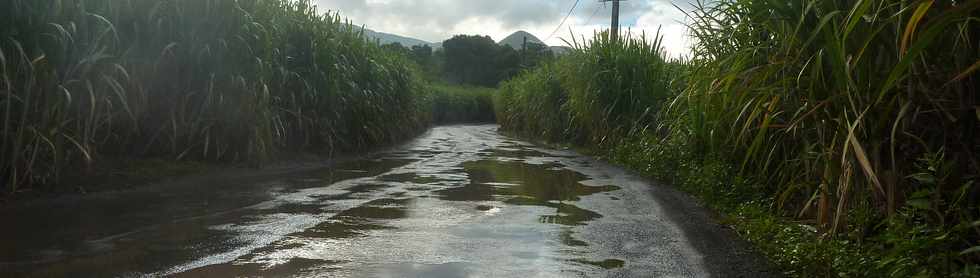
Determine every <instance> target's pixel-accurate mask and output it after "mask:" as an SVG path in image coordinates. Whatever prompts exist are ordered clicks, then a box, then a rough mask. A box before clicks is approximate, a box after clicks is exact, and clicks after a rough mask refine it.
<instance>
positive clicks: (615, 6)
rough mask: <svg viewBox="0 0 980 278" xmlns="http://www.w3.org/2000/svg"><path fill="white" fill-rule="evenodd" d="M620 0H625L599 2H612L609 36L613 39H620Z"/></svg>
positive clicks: (602, 0) (601, 0) (603, 0)
mask: <svg viewBox="0 0 980 278" xmlns="http://www.w3.org/2000/svg"><path fill="white" fill-rule="evenodd" d="M619 1H625V0H600V1H599V2H612V24H611V26H610V27H609V36H610V38H611V39H612V41H617V40H619Z"/></svg>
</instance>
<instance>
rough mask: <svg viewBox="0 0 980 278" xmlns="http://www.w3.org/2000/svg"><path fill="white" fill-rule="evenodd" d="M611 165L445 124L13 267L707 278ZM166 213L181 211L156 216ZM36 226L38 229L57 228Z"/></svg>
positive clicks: (16, 258) (130, 215)
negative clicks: (401, 142)
mask: <svg viewBox="0 0 980 278" xmlns="http://www.w3.org/2000/svg"><path fill="white" fill-rule="evenodd" d="M597 164H599V163H598V162H596V161H595V160H594V159H592V158H589V157H584V156H580V155H577V154H574V153H572V152H564V151H552V150H546V149H539V148H535V147H534V146H532V145H530V144H527V143H523V142H520V141H516V140H513V139H509V138H507V137H503V136H501V135H499V134H497V132H496V126H493V125H480V126H448V127H437V128H434V129H433V130H431V131H430V132H428V133H427V134H426V135H424V136H422V137H421V138H419V139H417V140H414V141H413V142H411V143H409V144H407V145H405V146H403V147H399V148H396V149H394V150H392V151H388V152H384V153H381V154H378V155H374V156H372V157H368V158H365V159H362V160H358V161H353V162H347V163H342V164H339V165H335V166H332V167H329V168H325V169H315V170H309V171H302V172H299V173H292V174H288V175H280V176H277V177H275V178H270V179H266V180H262V179H249V180H246V181H239V182H236V183H237V184H233V185H222V183H221V182H220V181H215V182H214V185H213V188H211V189H210V190H209V187H210V185H208V184H200V185H189V186H188V188H198V189H195V190H190V193H175V194H178V196H173V197H172V198H165V197H164V198H161V197H160V196H159V195H160V194H163V193H160V192H150V193H147V194H144V195H148V196H143V197H139V196H140V195H138V194H136V195H135V197H133V198H127V199H136V201H132V200H130V201H129V202H128V203H119V202H120V201H110V200H106V201H105V202H106V203H105V204H104V205H105V206H114V207H120V208H121V207H125V206H127V204H128V206H135V207H130V208H127V209H123V210H121V211H119V212H107V211H100V210H95V209H90V210H81V211H80V212H77V213H87V214H88V213H96V214H98V213H104V214H105V213H108V214H107V215H103V216H100V217H94V218H91V221H95V222H88V221H86V223H75V222H72V223H69V224H68V225H67V226H68V227H66V228H65V229H66V230H67V231H70V232H71V234H72V235H75V234H81V235H80V236H76V237H75V238H59V237H58V234H57V233H55V232H51V233H52V234H50V235H45V234H44V231H45V230H44V229H39V230H40V231H41V233H40V234H32V235H30V237H33V239H34V241H33V242H32V243H31V244H21V245H17V246H16V247H18V248H21V249H20V250H17V251H16V252H11V253H4V254H0V255H2V256H0V261H2V262H3V265H2V266H0V269H6V270H9V271H10V273H15V274H17V276H20V275H23V276H72V275H80V274H87V275H94V276H158V275H172V276H183V277H233V276H300V277H568V276H603V275H631V276H648V275H653V276H685V277H687V276H704V275H705V273H704V270H703V267H702V266H701V265H700V264H701V261H700V256H699V254H698V253H697V252H696V251H694V250H693V249H692V248H690V247H689V246H688V245H687V243H686V241H685V238H684V236H683V233H682V232H680V230H679V229H678V228H676V227H674V226H672V225H671V224H670V223H669V221H667V220H666V218H665V217H664V216H663V215H662V214H663V212H661V210H660V208H659V207H658V205H657V204H656V201H655V200H653V199H652V198H651V197H650V196H649V194H648V193H647V192H646V191H645V188H646V186H648V185H647V184H645V182H644V181H642V180H639V179H637V178H635V177H632V176H630V175H629V174H627V173H625V172H623V171H620V170H617V169H615V168H613V167H609V166H605V165H604V164H602V165H597ZM161 190H164V189H161ZM215 192H217V193H215ZM140 198H143V199H140ZM88 202H89V203H85V204H84V206H85V207H99V206H101V205H103V204H100V203H97V202H98V201H95V203H93V201H88ZM135 202H144V203H143V204H144V205H137V204H138V203H135ZM155 202H167V204H165V205H160V204H157V205H146V204H148V203H149V204H152V203H155ZM202 202H203V203H205V204H203V205H201V203H202ZM212 202H213V203H212ZM73 206H74V205H72V206H67V207H69V208H71V207H73ZM77 206H79V207H81V206H83V205H77ZM66 210H67V209H66ZM19 213H20V214H21V215H22V216H19V217H21V218H24V217H25V216H23V214H25V212H19ZM65 213H68V212H65ZM75 216H78V217H81V216H79V215H75ZM11 217H18V216H11ZM38 217H54V218H57V217H66V216H57V215H40V216H38ZM67 217H73V215H71V214H69V215H68V216H67ZM120 221H123V223H120ZM127 222H128V223H127ZM8 223H9V222H8ZM23 223H27V224H25V225H27V227H21V228H22V229H23V230H24V231H26V230H27V229H29V228H31V227H30V225H37V226H44V225H53V223H48V222H38V223H34V224H31V223H32V222H29V221H26V220H24V222H23ZM100 223H105V226H100V225H101V224H100ZM82 226H92V227H88V228H79V227H82ZM35 228H37V227H35ZM15 230H16V229H15ZM10 233H12V234H8V235H5V236H11V237H21V238H23V237H25V236H26V234H27V232H23V234H17V232H16V231H15V232H10ZM66 234H67V233H66ZM0 235H3V234H0ZM0 243H3V244H6V242H2V241H0ZM10 244H16V243H13V242H12V241H11V242H10ZM87 275H86V276H87Z"/></svg>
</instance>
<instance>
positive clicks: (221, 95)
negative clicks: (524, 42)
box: [0, 0, 431, 192]
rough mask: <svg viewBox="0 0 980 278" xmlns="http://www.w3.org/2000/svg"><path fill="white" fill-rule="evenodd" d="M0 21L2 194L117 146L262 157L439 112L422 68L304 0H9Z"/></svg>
mask: <svg viewBox="0 0 980 278" xmlns="http://www.w3.org/2000/svg"><path fill="white" fill-rule="evenodd" d="M0 16H2V18H0V125H2V126H0V129H2V133H3V134H4V135H3V142H2V144H0V178H2V180H3V181H4V187H5V188H4V191H5V192H17V191H20V190H24V189H30V188H32V187H33V186H35V185H39V184H52V183H58V182H59V180H60V179H61V177H62V176H63V174H64V173H65V172H66V171H76V170H77V169H88V168H91V167H93V166H92V165H93V164H94V163H97V162H98V161H100V160H101V159H103V158H106V157H136V158H140V157H148V158H154V157H156V158H166V159H173V160H199V161H222V162H249V163H251V164H261V163H262V162H263V161H267V160H270V159H273V158H275V157H276V155H277V154H278V153H280V152H281V151H284V150H285V151H295V150H303V151H316V152H322V153H326V154H331V153H335V152H350V151H354V150H359V149H364V148H368V147H372V146H377V145H379V144H386V143H389V142H393V141H395V140H399V139H400V138H404V137H407V136H410V135H412V134H416V133H417V132H419V131H421V129H423V128H424V127H426V126H427V125H428V124H429V121H430V115H429V113H428V112H427V111H428V109H429V108H430V106H431V104H430V103H428V102H427V101H426V99H427V97H426V96H425V95H426V94H427V93H428V92H427V91H426V89H425V84H424V82H422V81H421V78H419V74H418V73H417V72H418V69H417V66H415V65H414V64H413V63H411V62H409V61H408V60H407V59H405V58H404V57H402V56H400V55H396V54H393V53H389V52H387V51H384V50H382V49H381V48H380V47H378V46H377V45H375V44H374V43H371V42H368V41H367V40H366V39H365V38H364V37H363V35H362V34H361V33H360V31H359V29H358V28H356V27H354V26H351V25H349V24H347V23H345V22H344V21H343V20H341V18H340V17H339V16H338V15H337V14H325V15H324V14H321V13H319V12H317V11H316V10H315V9H314V7H312V6H311V5H310V1H306V0H301V1H287V0H239V1H232V0H172V1H155V0H124V1H117V0H90V1H70V0H52V1H32V0H11V1H3V2H2V3H0Z"/></svg>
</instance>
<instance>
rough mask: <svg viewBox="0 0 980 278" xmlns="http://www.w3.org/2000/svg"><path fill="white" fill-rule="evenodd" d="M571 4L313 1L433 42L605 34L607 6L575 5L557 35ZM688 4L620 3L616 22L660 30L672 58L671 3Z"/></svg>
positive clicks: (536, 0) (677, 44) (678, 44)
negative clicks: (521, 32) (519, 34)
mask: <svg viewBox="0 0 980 278" xmlns="http://www.w3.org/2000/svg"><path fill="white" fill-rule="evenodd" d="M574 1H575V0H316V1H315V2H316V3H317V4H318V6H319V7H320V10H321V11H326V10H332V11H340V13H341V16H344V17H347V18H349V19H351V20H352V21H353V22H354V23H356V24H363V25H364V26H366V27H368V28H371V29H374V30H378V31H382V32H387V33H394V34H399V35H404V36H409V37H415V38H419V39H423V40H427V41H431V42H439V41H443V40H445V39H448V38H450V37H452V36H453V35H456V34H469V35H477V34H479V35H489V36H491V37H492V38H494V39H496V40H500V39H503V38H504V37H506V36H507V35H510V34H511V33H513V32H515V31H518V30H524V31H527V32H530V33H532V34H534V35H535V36H538V37H539V38H541V39H542V40H545V42H546V43H548V44H550V45H565V43H564V42H563V40H562V39H565V40H568V41H571V39H572V36H571V35H570V34H569V29H571V32H572V33H573V34H575V36H576V38H577V40H579V41H581V38H582V37H583V36H584V37H585V38H591V37H592V34H593V33H594V32H597V31H601V30H605V29H608V28H609V23H610V13H611V8H610V6H611V4H602V3H599V2H598V1H597V0H580V2H579V6H578V7H577V8H576V9H575V11H574V12H573V13H572V15H571V16H570V17H569V18H568V20H567V21H566V22H565V24H564V25H563V26H562V27H561V28H560V29H558V31H557V32H556V34H555V36H553V37H550V38H549V35H550V34H552V32H553V31H554V30H555V28H556V26H558V24H559V22H561V20H562V18H563V17H564V16H565V15H566V14H567V13H568V10H569V9H570V8H571V7H572V4H573V2H574ZM690 1H692V0H674V1H670V0H648V1H642V0H631V1H623V2H622V9H621V16H620V22H621V25H622V29H623V30H627V29H629V30H631V31H632V32H633V33H637V34H639V33H643V32H645V33H646V34H647V35H648V36H652V35H653V34H654V33H656V31H657V28H658V26H663V27H662V30H661V34H663V36H664V43H663V46H664V48H665V49H667V51H668V52H669V53H671V54H672V55H675V56H676V55H682V54H685V53H687V48H688V45H689V44H690V43H689V40H688V39H687V38H686V34H685V33H686V28H685V27H684V26H683V24H681V23H678V21H683V20H684V14H683V13H681V12H680V11H678V10H677V9H676V8H674V6H672V5H671V4H670V3H671V2H677V3H679V5H678V6H686V5H687V4H686V3H688V2H690Z"/></svg>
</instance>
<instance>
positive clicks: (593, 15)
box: [584, 3, 606, 26]
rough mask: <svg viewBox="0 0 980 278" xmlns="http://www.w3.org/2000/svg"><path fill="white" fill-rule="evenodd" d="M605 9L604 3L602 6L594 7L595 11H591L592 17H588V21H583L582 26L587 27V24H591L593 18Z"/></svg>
mask: <svg viewBox="0 0 980 278" xmlns="http://www.w3.org/2000/svg"><path fill="white" fill-rule="evenodd" d="M605 7H606V3H602V6H595V11H592V15H590V16H589V19H588V20H586V21H585V25H584V26H589V24H592V19H593V18H595V15H597V14H599V10H601V9H602V8H605Z"/></svg>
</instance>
